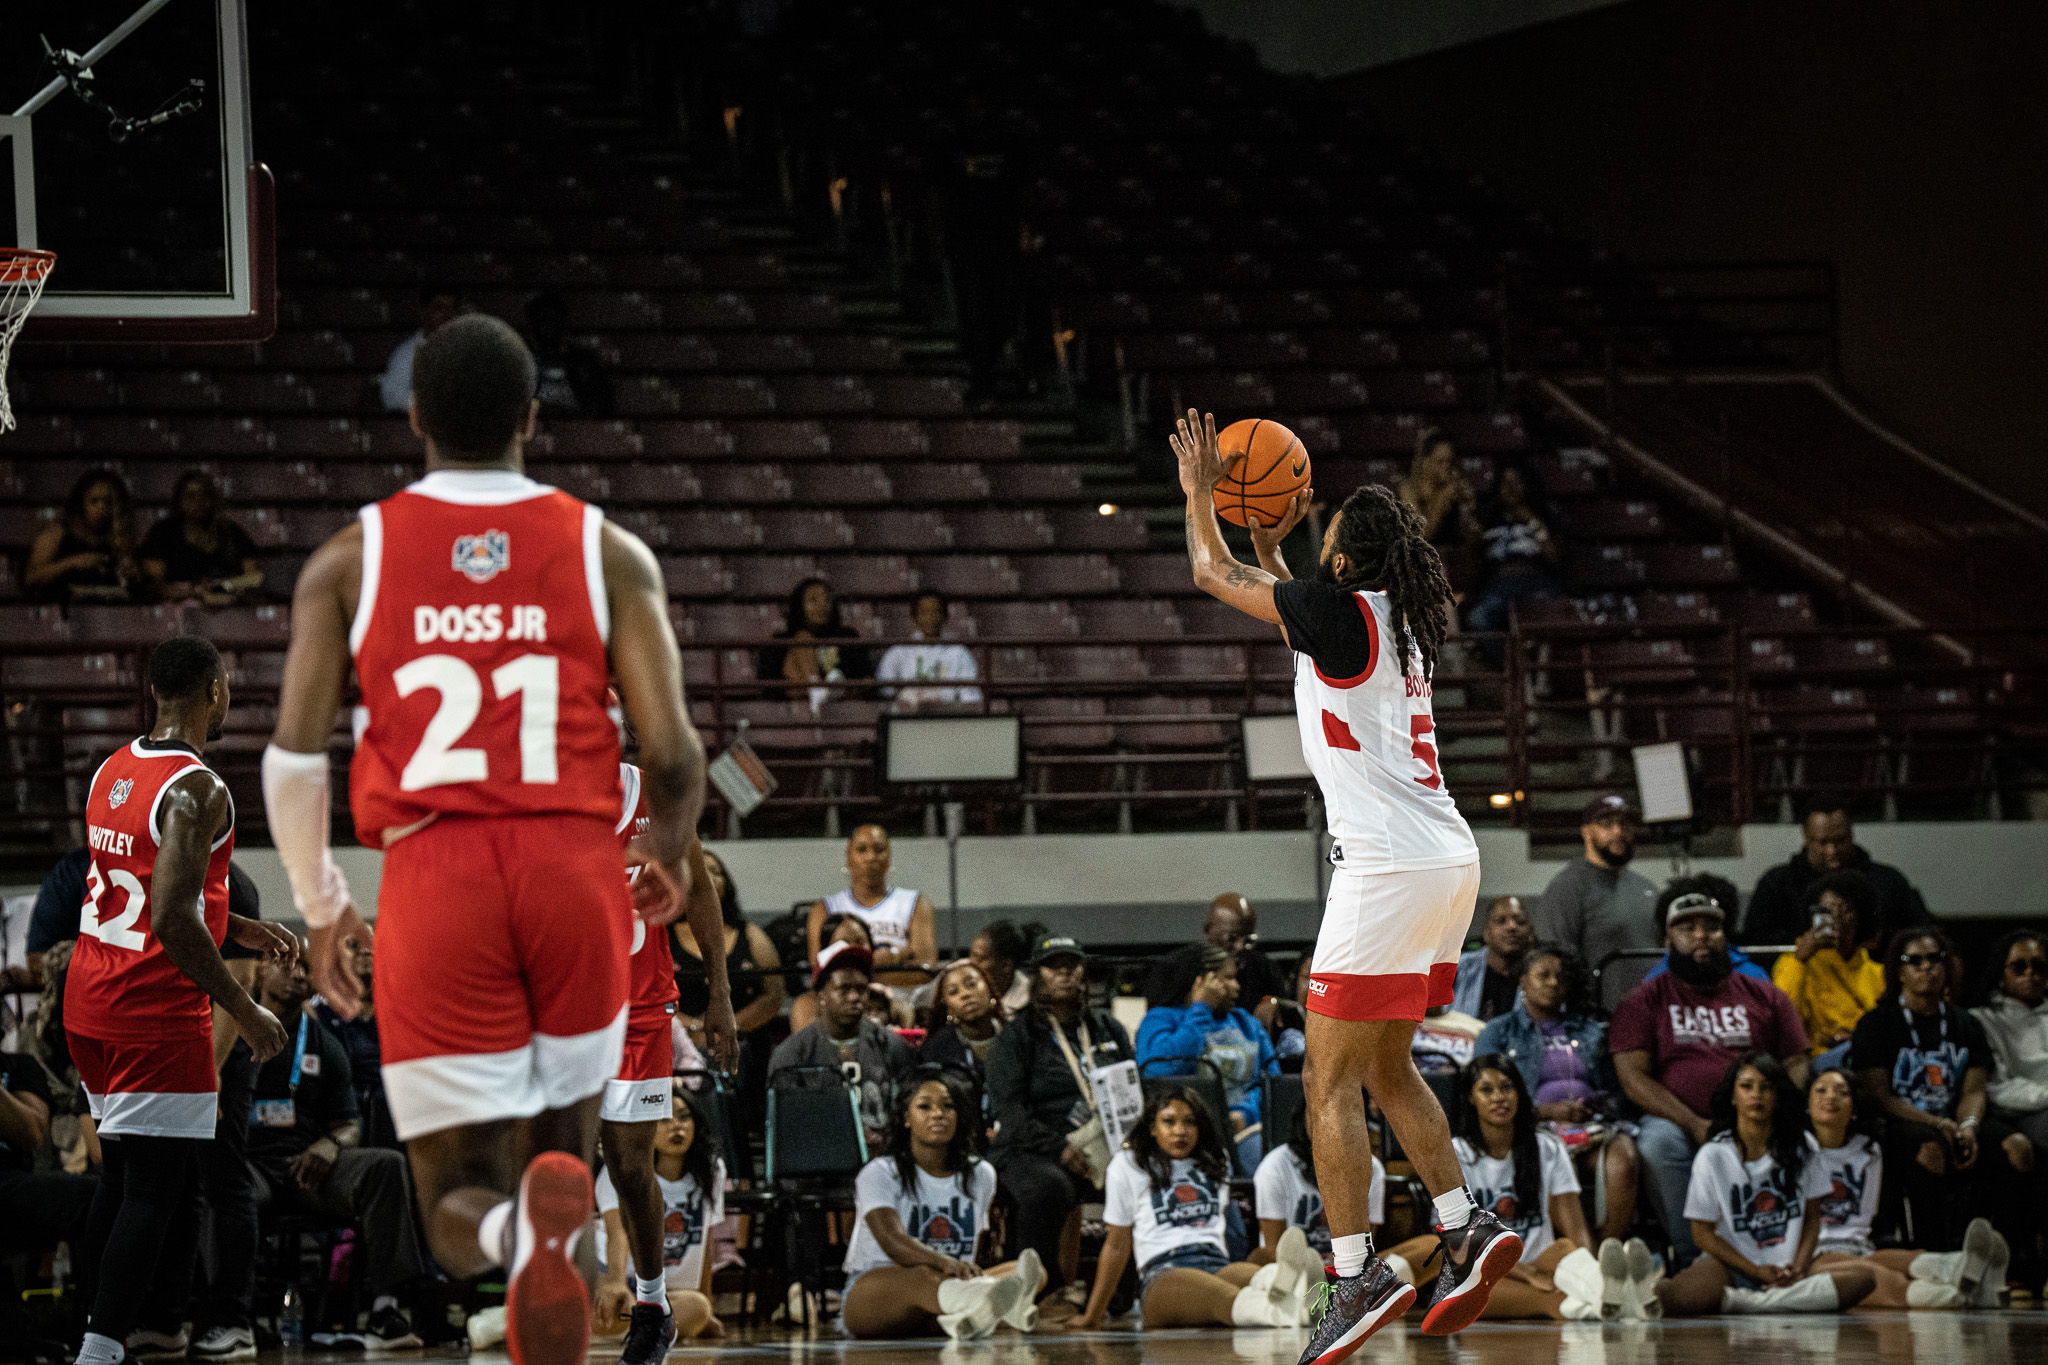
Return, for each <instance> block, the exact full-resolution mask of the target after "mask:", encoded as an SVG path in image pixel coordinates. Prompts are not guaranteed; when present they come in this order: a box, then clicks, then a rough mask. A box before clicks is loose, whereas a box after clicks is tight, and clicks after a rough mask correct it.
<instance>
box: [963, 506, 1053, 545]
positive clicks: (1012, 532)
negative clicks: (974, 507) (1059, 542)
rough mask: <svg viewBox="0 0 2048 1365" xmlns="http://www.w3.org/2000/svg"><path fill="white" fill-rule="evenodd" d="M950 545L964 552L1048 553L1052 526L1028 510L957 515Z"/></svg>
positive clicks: (1037, 512) (1041, 516)
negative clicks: (1021, 551)
mask: <svg viewBox="0 0 2048 1365" xmlns="http://www.w3.org/2000/svg"><path fill="white" fill-rule="evenodd" d="M951 520H952V523H953V543H954V544H956V545H958V546H959V547H960V548H961V549H963V550H992V551H1004V550H1049V549H1051V548H1052V542H1053V533H1052V523H1051V522H1050V521H1049V520H1047V518H1046V515H1045V513H1043V512H1039V511H1033V510H1028V509H1020V510H1007V511H987V512H956V513H954V514H953V516H952V518H951Z"/></svg>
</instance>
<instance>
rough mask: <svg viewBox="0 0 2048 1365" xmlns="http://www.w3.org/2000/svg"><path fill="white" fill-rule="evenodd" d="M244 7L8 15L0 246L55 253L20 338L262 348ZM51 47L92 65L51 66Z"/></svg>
mask: <svg viewBox="0 0 2048 1365" xmlns="http://www.w3.org/2000/svg"><path fill="white" fill-rule="evenodd" d="M243 6H244V0H40V2H39V3H31V4H24V5H23V6H21V7H19V11H18V12H17V14H16V15H15V16H13V17H11V18H10V23H9V29H8V36H7V41H6V42H5V43H0V246H36V247H41V248H43V249H44V250H48V251H54V252H56V253H57V267H56V269H55V271H54V272H52V274H51V276H50V281H49V286H48V288H47V289H46V290H45V291H44V294H43V299H42V302H41V303H40V304H39V305H38V306H37V308H36V310H35V312H34V313H33V314H32V315H31V316H30V319H29V323H28V328H27V332H26V336H27V337H28V338H29V339H31V340H38V341H74V342H76V341H183V342H206V341H220V342H227V341H256V340H261V339H263V338H264V337H267V336H269V335H270V333H271V332H272V330H274V328H275V326H276V297H277V291H276V229H275V209H274V204H273V193H272V188H271V180H270V173H269V171H268V170H267V169H265V168H264V167H262V166H261V165H259V164H258V163H257V162H256V159H255V155H254V150H253V146H252V143H251V139H250V128H249V118H250V101H249V61H248V40H247V34H246V31H245V28H244V23H243ZM46 40H47V43H48V45H49V47H50V48H52V49H57V50H58V51H60V52H63V51H67V50H68V51H69V52H71V53H74V54H77V55H78V56H79V57H81V58H90V61H89V62H71V63H67V62H64V61H63V60H62V59H59V60H58V61H56V62H53V61H52V60H51V59H50V58H49V57H48V56H47V55H46V53H45V50H44V43H45V41H46ZM110 44H111V45H110ZM67 70H68V73H69V74H70V75H71V76H72V77H75V79H69V80H67V79H66V75H67ZM86 70H90V72H91V74H90V76H89V77H88V76H85V75H84V74H83V73H84V72H85V71H86ZM194 82H198V83H199V85H198V86H197V87H196V88H195V87H194V85H193V83H194ZM53 86H54V89H52V88H51V87H53Z"/></svg>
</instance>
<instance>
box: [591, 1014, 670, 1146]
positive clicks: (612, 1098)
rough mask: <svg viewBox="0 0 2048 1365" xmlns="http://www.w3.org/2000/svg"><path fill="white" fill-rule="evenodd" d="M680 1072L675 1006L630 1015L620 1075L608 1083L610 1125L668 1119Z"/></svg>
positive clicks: (606, 1100) (605, 1115) (604, 1115)
mask: <svg viewBox="0 0 2048 1365" xmlns="http://www.w3.org/2000/svg"><path fill="white" fill-rule="evenodd" d="M675 1069H676V1040H675V1006H673V1005H644V1006H641V1007H639V1008H637V1009H635V1010H633V1011H632V1012H631V1013H630V1014H628V1015H627V1016H626V1050H625V1055H624V1056H623V1057H622V1058H621V1059H620V1061H619V1074H618V1075H617V1076H616V1077H615V1078H614V1079H612V1080H609V1081H606V1082H605V1084H604V1108H603V1110H602V1111H601V1113H600V1117H602V1118H603V1119H604V1121H605V1122H606V1123H658V1122H659V1121H661V1120H662V1119H665V1118H667V1117H668V1110H669V1104H668V1102H669V1076H670V1075H671V1074H673V1073H674V1071H675Z"/></svg>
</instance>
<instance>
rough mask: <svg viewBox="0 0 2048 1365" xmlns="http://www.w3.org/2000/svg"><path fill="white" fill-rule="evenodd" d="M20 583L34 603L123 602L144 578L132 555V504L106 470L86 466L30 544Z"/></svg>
mask: <svg viewBox="0 0 2048 1365" xmlns="http://www.w3.org/2000/svg"><path fill="white" fill-rule="evenodd" d="M22 586H23V587H24V588H26V589H28V595H29V596H30V597H32V598H34V599H35V600H37V601H39V602H62V603H89V602H128V601H133V600H136V599H138V598H140V597H142V596H143V595H144V594H145V593H146V591H147V589H148V587H149V578H148V576H147V575H146V574H144V572H143V570H142V564H141V563H140V561H138V560H137V559H136V557H135V506H134V503H133V501H132V500H131V499H130V498H129V496H128V483H127V481H126V480H125V479H123V478H122V477H121V476H120V475H119V474H116V473H115V472H114V471H113V470H111V469H88V470H87V471H86V472H85V473H83V474H81V475H79V476H78V482H76V483H74V484H72V485H71V492H70V495H69V496H67V497H66V498H65V499H64V507H63V510H62V511H61V512H59V513H58V516H57V519H56V520H55V521H53V522H51V523H50V524H49V525H48V526H45V527H44V528H43V530H42V533H41V534H40V535H38V536H37V537H36V538H35V543H34V544H32V545H30V546H29V551H28V569H27V571H26V572H25V573H24V574H23V575H22Z"/></svg>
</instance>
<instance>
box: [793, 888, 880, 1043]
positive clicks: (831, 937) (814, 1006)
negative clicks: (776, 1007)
mask: <svg viewBox="0 0 2048 1365" xmlns="http://www.w3.org/2000/svg"><path fill="white" fill-rule="evenodd" d="M821 928H822V930H823V932H824V937H825V947H824V948H820V949H819V950H818V953H817V957H818V958H822V957H823V956H824V954H825V951H826V949H829V948H830V947H831V946H832V945H833V944H835V943H851V944H852V945H854V946H855V947H856V948H859V949H861V950H862V951H863V952H865V953H867V954H868V956H869V958H870V959H872V958H873V956H874V952H875V940H874V938H873V937H872V936H871V935H870V934H869V933H868V926H867V924H866V922H865V921H863V920H862V919H861V918H860V916H858V915H827V916H825V921H824V924H823V925H822V926H821ZM817 1022H818V992H817V990H816V989H815V987H814V988H813V989H811V990H807V991H804V992H803V993H802V994H800V995H798V996H797V998H796V999H794V1000H792V1001H790V1002H789V1031H790V1032H791V1033H801V1032H802V1031H803V1030H805V1029H807V1028H809V1027H810V1026H811V1025H812V1024H815V1023H817Z"/></svg>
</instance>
